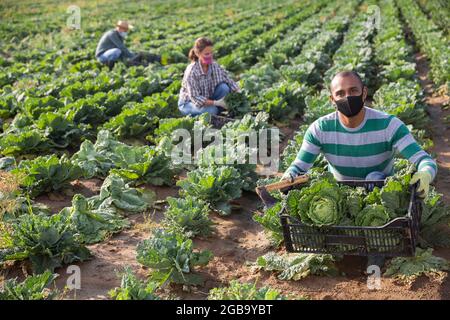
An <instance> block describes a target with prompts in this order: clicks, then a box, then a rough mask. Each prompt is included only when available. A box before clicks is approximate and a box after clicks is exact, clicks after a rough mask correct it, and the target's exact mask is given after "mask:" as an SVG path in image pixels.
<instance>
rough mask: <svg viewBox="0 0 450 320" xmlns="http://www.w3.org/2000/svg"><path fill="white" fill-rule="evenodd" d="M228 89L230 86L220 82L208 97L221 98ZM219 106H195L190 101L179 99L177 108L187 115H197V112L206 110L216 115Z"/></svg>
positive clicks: (228, 91) (218, 111)
mask: <svg viewBox="0 0 450 320" xmlns="http://www.w3.org/2000/svg"><path fill="white" fill-rule="evenodd" d="M230 91H231V89H230V87H229V86H228V85H227V84H226V83H225V82H221V83H219V84H218V85H217V86H216V88H215V89H214V93H213V95H212V97H211V98H210V99H211V100H219V99H222V98H223V97H225V96H226V95H227V94H229V93H230ZM219 108H220V107H217V106H205V107H197V106H196V105H195V104H194V103H192V102H191V101H181V99H180V100H179V101H178V109H179V110H180V111H181V113H182V114H183V115H185V116H187V115H191V116H198V115H199V114H202V113H205V112H208V113H210V114H213V115H217V114H219V113H220V109H219Z"/></svg>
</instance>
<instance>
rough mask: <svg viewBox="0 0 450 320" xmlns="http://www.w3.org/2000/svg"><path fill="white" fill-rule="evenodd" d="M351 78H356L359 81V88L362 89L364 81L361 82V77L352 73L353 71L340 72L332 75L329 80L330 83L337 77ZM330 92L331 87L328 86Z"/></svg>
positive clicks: (354, 72)
mask: <svg viewBox="0 0 450 320" xmlns="http://www.w3.org/2000/svg"><path fill="white" fill-rule="evenodd" d="M352 76H353V77H356V78H357V79H358V80H359V82H360V83H361V87H363V88H364V86H365V84H364V81H363V80H362V78H361V76H360V75H359V74H358V72H356V71H353V70H344V71H340V72H338V73H336V74H335V75H334V77H333V78H332V79H331V81H333V80H334V79H335V78H337V77H343V78H345V77H352ZM330 90H331V86H330Z"/></svg>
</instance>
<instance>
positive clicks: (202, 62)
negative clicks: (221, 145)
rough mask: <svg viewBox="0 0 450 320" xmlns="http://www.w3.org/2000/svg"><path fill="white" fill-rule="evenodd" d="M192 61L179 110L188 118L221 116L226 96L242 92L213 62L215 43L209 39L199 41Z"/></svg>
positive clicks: (185, 76) (184, 78) (186, 75)
mask: <svg viewBox="0 0 450 320" xmlns="http://www.w3.org/2000/svg"><path fill="white" fill-rule="evenodd" d="M189 59H190V60H191V61H192V63H191V64H190V65H189V66H188V67H187V68H186V70H185V72H184V77H183V82H182V86H181V91H180V99H179V101H178V108H179V109H180V111H181V113H182V114H184V115H192V116H196V115H199V114H201V113H204V112H209V113H210V114H213V115H217V114H219V113H220V111H221V108H226V104H225V101H224V100H225V96H226V95H227V94H228V93H230V92H231V91H239V87H238V85H237V84H236V82H234V81H233V79H231V78H230V76H229V75H228V74H227V72H226V71H225V70H224V69H223V68H222V67H221V66H220V65H219V64H217V62H215V61H214V60H213V43H212V41H211V40H209V39H208V38H205V37H202V38H198V39H197V40H195V44H194V47H193V48H192V49H191V51H190V52H189Z"/></svg>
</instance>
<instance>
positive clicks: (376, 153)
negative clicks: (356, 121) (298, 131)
mask: <svg viewBox="0 0 450 320" xmlns="http://www.w3.org/2000/svg"><path fill="white" fill-rule="evenodd" d="M320 152H322V153H323V154H324V156H325V158H326V159H327V161H328V163H329V169H330V170H331V172H332V173H333V175H334V177H335V178H336V179H337V180H348V179H351V180H361V179H365V177H366V176H367V175H368V174H369V173H371V172H374V171H379V172H383V173H384V174H386V175H392V174H393V164H394V156H395V155H396V154H397V153H399V154H400V155H401V156H402V157H403V158H406V159H408V160H409V161H410V162H412V163H414V164H415V165H416V167H417V169H418V170H419V171H425V170H426V171H428V172H429V173H430V174H431V176H432V177H433V179H434V177H435V176H436V171H437V166H436V162H435V161H434V160H433V159H432V158H431V157H430V155H429V154H428V153H427V152H425V151H424V150H422V148H421V147H420V146H419V145H418V144H417V142H416V140H415V139H414V138H413V136H412V134H411V133H410V131H409V130H408V128H407V127H406V125H405V124H404V123H403V122H402V121H401V120H399V119H398V118H396V117H394V116H392V115H389V114H387V113H384V112H381V111H379V110H375V109H371V108H368V107H365V117H364V120H363V122H362V123H361V124H360V125H359V126H358V127H357V128H347V127H345V126H344V125H343V124H342V123H341V121H340V119H339V116H338V112H337V111H336V112H333V113H330V114H328V115H326V116H323V117H321V118H319V119H317V120H316V121H315V122H314V123H312V124H311V125H310V127H309V128H308V130H306V133H305V135H304V137H303V144H302V147H301V149H300V151H299V152H298V154H297V157H296V159H295V160H294V161H293V162H292V164H291V166H290V167H289V168H288V170H287V171H286V172H289V173H290V174H292V175H293V176H297V175H298V174H300V173H301V172H306V171H308V170H309V169H310V168H311V166H312V165H313V163H314V160H315V159H316V158H317V156H318V154H319V153H320Z"/></svg>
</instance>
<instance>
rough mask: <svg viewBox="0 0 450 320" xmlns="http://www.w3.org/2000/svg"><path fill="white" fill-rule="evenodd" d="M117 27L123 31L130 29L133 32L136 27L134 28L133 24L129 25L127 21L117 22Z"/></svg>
mask: <svg viewBox="0 0 450 320" xmlns="http://www.w3.org/2000/svg"><path fill="white" fill-rule="evenodd" d="M116 27H120V28H123V29H130V30H132V29H133V28H134V26H132V25H131V24H129V23H128V21H125V20H119V21H117V24H116Z"/></svg>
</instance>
